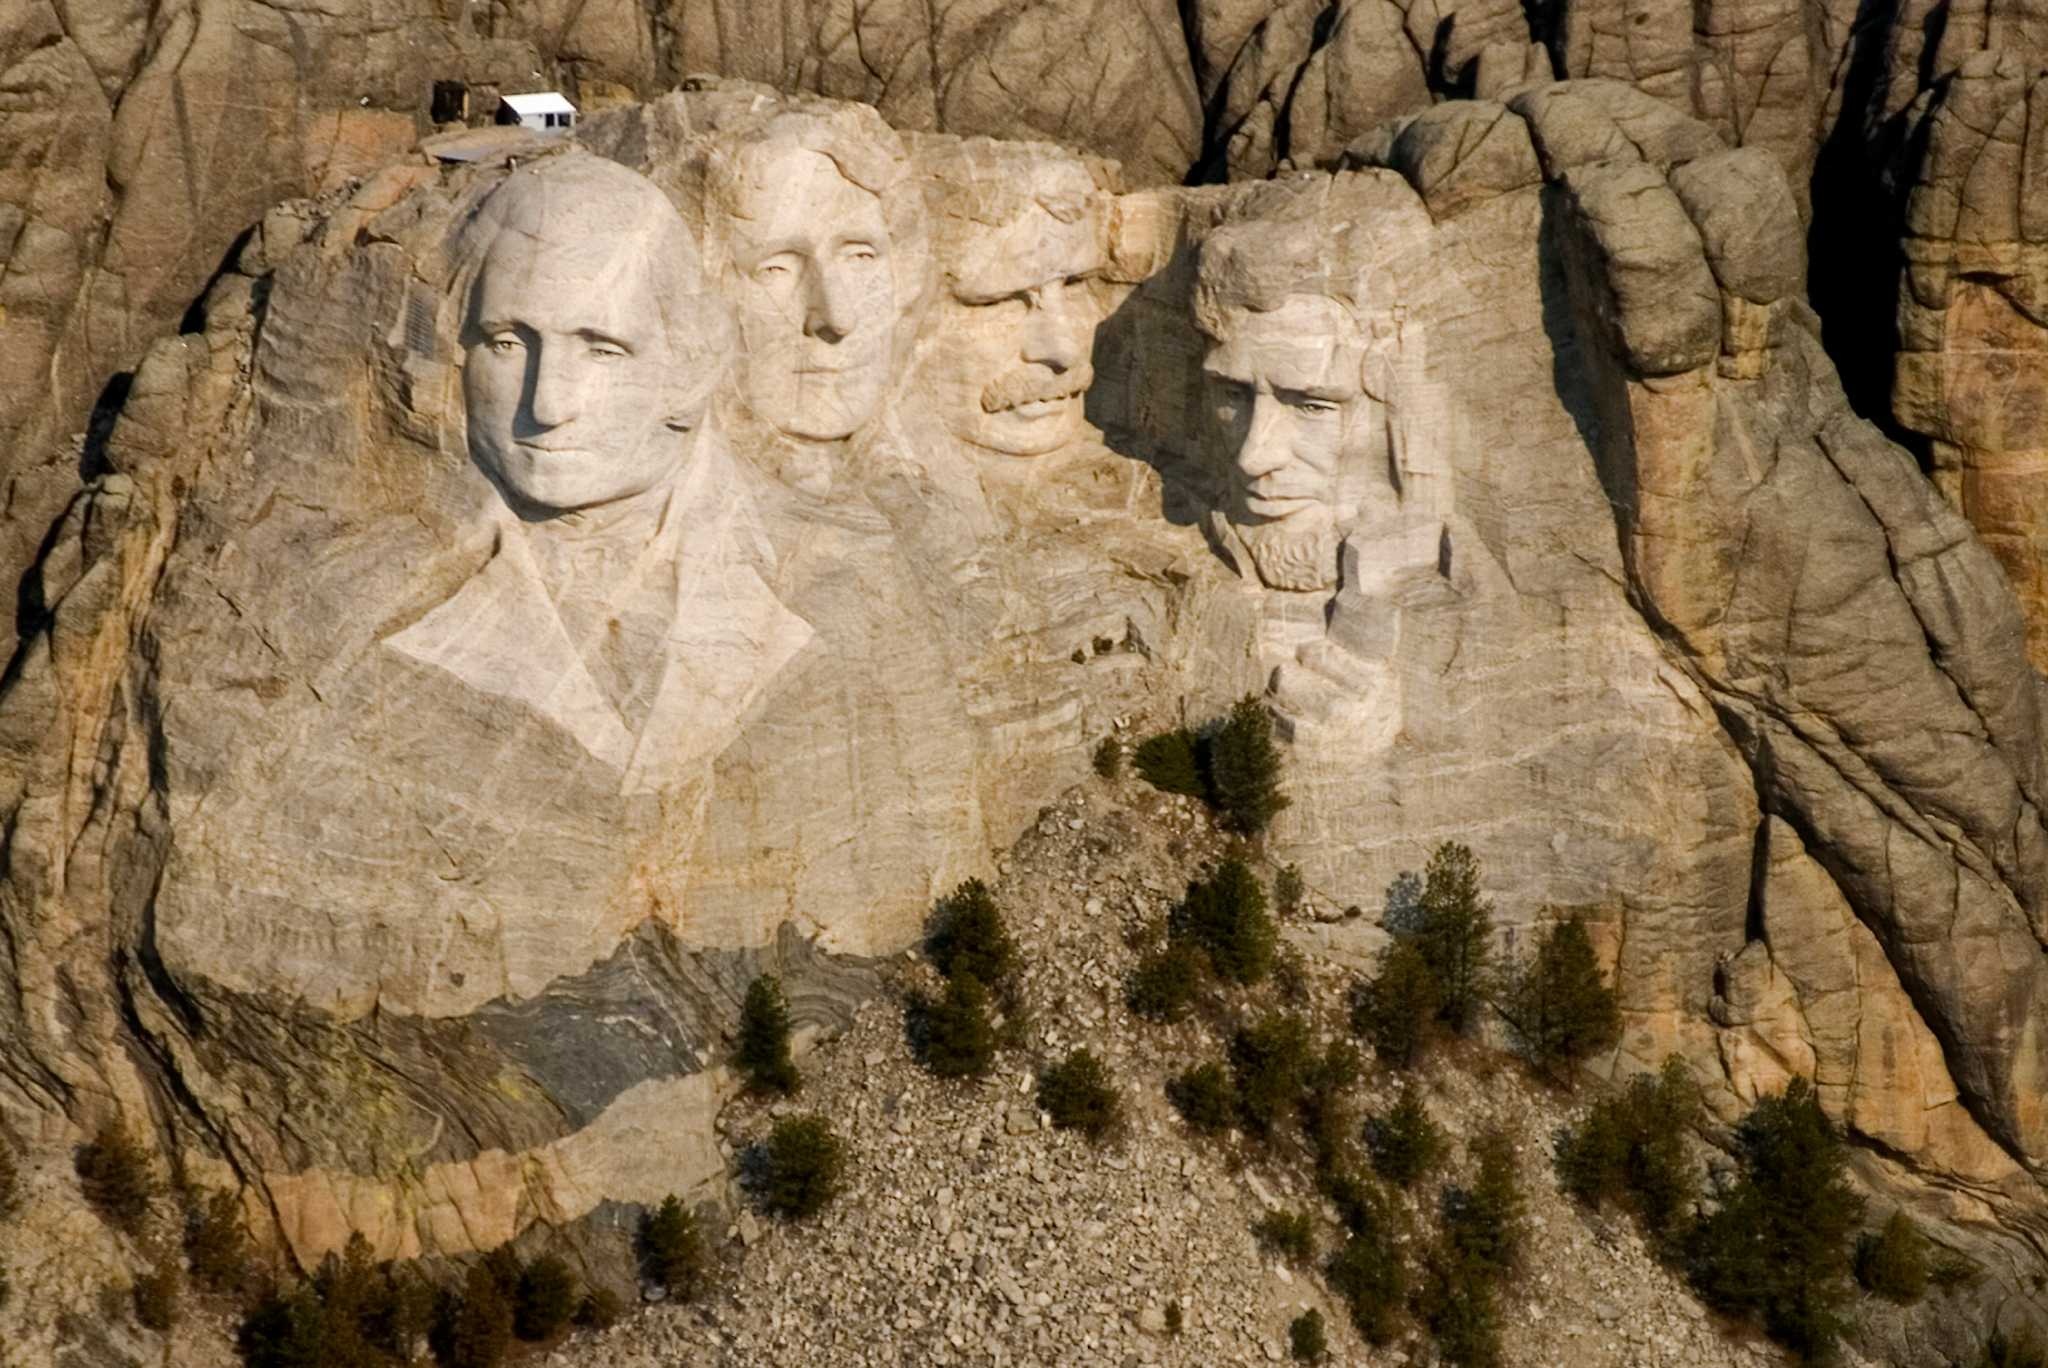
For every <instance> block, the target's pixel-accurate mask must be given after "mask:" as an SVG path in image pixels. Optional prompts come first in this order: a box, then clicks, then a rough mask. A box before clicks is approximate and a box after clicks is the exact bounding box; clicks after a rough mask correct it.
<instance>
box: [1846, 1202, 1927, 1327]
mask: <svg viewBox="0 0 2048 1368" xmlns="http://www.w3.org/2000/svg"><path fill="white" fill-rule="evenodd" d="M1855 1262H1856V1281H1857V1282H1859V1283H1862V1284H1863V1286H1864V1289H1865V1290H1866V1291H1870V1292H1875V1293H1876V1294H1877V1295H1878V1296H1880V1297H1884V1298H1886V1299H1887V1300H1890V1301H1895V1302H1897V1303H1899V1304H1900V1305H1901V1306H1910V1305H1911V1304H1912V1303H1914V1302H1916V1301H1919V1300H1920V1298H1922V1297H1924V1296H1925V1295H1927V1280H1928V1267H1927V1239H1926V1237H1925V1236H1923V1235H1922V1234H1921V1233H1920V1227H1918V1226H1916V1225H1914V1224H1913V1220H1912V1218H1911V1217H1909V1216H1908V1215H1906V1213H1905V1212H1903V1211H1895V1212H1893V1213H1892V1218H1891V1219H1890V1220H1889V1221H1886V1222H1885V1223H1884V1229H1883V1230H1882V1231H1881V1232H1871V1231H1865V1232H1864V1233H1863V1234H1862V1236H1861V1237H1859V1238H1858V1239H1857V1241H1856V1261H1855Z"/></svg>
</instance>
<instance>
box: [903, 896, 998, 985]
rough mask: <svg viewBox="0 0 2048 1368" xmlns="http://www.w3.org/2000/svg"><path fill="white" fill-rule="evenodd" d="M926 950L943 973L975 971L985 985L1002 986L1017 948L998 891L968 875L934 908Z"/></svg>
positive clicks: (953, 975) (955, 974)
mask: <svg viewBox="0 0 2048 1368" xmlns="http://www.w3.org/2000/svg"><path fill="white" fill-rule="evenodd" d="M925 952H926V954H927V955H929V956H930V958H931V962H932V964H933V965H934V966H936V967H937V969H938V971H939V972H940V973H941V974H944V975H945V976H946V977H947V978H957V977H958V976H960V975H961V974H972V975H973V976H974V977H975V978H977V979H979V980H980V981H981V985H982V986H983V987H984V988H991V989H1001V988H1002V987H1003V986H1004V985H1005V984H1006V983H1007V982H1008V981H1009V977H1010V971H1011V969H1012V968H1014V967H1015V965H1016V962H1017V948H1016V945H1015V943H1014V942H1012V941H1011V939H1010V930H1009V928H1008V927H1007V926H1005V925H1004V924H1003V913H1002V909H1001V908H999V907H997V906H996V898H995V894H994V893H992V892H990V891H989V887H988V885H987V884H985V883H983V882H982V881H981V880H980V879H969V880H968V881H967V882H966V883H963V884H961V885H960V886H959V887H958V888H956V889H954V890H953V891H952V892H951V893H949V894H947V895H946V896H945V897H944V898H941V899H940V900H939V904H938V906H937V907H935V908H934V909H933V910H932V921H931V932H930V934H929V935H928V936H927V937H926V942H925Z"/></svg>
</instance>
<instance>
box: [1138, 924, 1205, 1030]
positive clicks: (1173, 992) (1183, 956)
mask: <svg viewBox="0 0 2048 1368" xmlns="http://www.w3.org/2000/svg"><path fill="white" fill-rule="evenodd" d="M1208 969H1209V964H1208V961H1207V960H1206V959H1204V958H1203V956H1202V952H1201V951H1200V950H1198V949H1196V948H1195V947H1194V946H1192V945H1190V944H1188V943H1187V942H1186V941H1174V942H1172V943H1170V944H1168V945H1166V946H1165V947H1163V948H1161V949H1158V950H1154V951H1152V952H1151V953H1150V954H1148V955H1146V956H1145V957H1144V958H1143V959H1141V960H1139V961H1138V967H1137V968H1135V969H1133V970H1132V971H1131V978H1130V982H1129V983H1128V984H1127V985H1126V986H1125V989H1124V1001H1125V1003H1126V1004H1127V1005H1128V1006H1129V1007H1130V1009H1131V1011H1133V1012H1134V1013H1136V1014H1137V1015H1139V1016H1141V1017H1144V1018H1146V1019H1147V1020H1150V1021H1158V1022H1173V1021H1179V1020H1180V1019H1181V1018H1182V1017H1184V1016H1186V1015H1187V1013H1188V1007H1189V1006H1190V1005H1191V1004H1192V1003H1193V1002H1194V1000H1195V994H1196V993H1197V992H1199V991H1200V990H1201V987H1202V978H1203V976H1204V975H1205V974H1207V973H1208Z"/></svg>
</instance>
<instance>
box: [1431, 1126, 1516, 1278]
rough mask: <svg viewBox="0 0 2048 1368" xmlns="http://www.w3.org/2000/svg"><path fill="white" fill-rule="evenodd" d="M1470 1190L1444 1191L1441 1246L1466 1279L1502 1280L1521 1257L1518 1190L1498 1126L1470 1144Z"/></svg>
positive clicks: (1511, 1150)
mask: <svg viewBox="0 0 2048 1368" xmlns="http://www.w3.org/2000/svg"><path fill="white" fill-rule="evenodd" d="M1471 1152H1472V1158H1473V1160H1474V1165H1475V1170H1476V1171H1475V1173H1474V1175H1473V1179H1472V1185H1471V1186H1470V1187H1456V1188H1450V1189H1447V1190H1446V1191H1445V1193H1444V1244H1445V1247H1446V1249H1448V1250H1449V1251H1450V1253H1451V1254H1452V1256H1453V1257H1454V1258H1455V1259H1456V1261H1457V1263H1458V1265H1459V1266H1460V1267H1461V1268H1463V1269H1464V1270H1466V1273H1467V1274H1468V1275H1470V1276H1477V1277H1482V1278H1492V1279H1500V1278H1505V1277H1507V1276H1509V1275H1510V1274H1512V1273H1513V1272H1514V1271H1515V1268H1516V1265H1517V1264H1518V1263H1519V1261H1520V1259H1521V1254H1522V1239H1523V1230H1522V1187H1521V1180H1520V1178H1519V1177H1518V1175H1517V1173H1516V1170H1515V1147H1514V1141H1513V1140H1512V1139H1511V1138H1510V1137H1509V1135H1508V1133H1507V1132H1506V1131H1503V1130H1500V1129H1498V1128H1494V1129H1489V1130H1485V1131H1482V1132H1480V1133H1479V1134H1478V1135H1477V1136H1475V1137H1474V1138H1473V1140H1472V1144H1471Z"/></svg>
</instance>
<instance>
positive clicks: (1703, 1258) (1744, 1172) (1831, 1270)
mask: <svg viewBox="0 0 2048 1368" xmlns="http://www.w3.org/2000/svg"><path fill="white" fill-rule="evenodd" d="M1735 1147H1736V1154H1737V1158H1738V1161H1739V1163H1740V1176H1739V1177H1738V1179H1737V1180H1736V1183H1735V1185H1734V1186H1733V1187H1732V1188H1731V1189H1729V1191H1728V1192H1727V1193H1726V1194H1725V1195H1724V1196H1723V1198H1722V1200H1721V1202H1720V1205H1719V1206H1718V1207H1716V1208H1715V1210H1714V1211H1713V1212H1712V1213H1711V1214H1710V1215H1708V1216H1707V1217H1706V1218H1705V1219H1704V1220H1702V1221H1701V1222H1700V1223H1699V1224H1698V1226H1697V1227H1696V1228H1695V1229H1694V1231H1693V1233H1692V1236H1691V1238H1690V1240H1689V1242H1688V1245H1689V1248H1688V1256H1689V1257H1688V1265H1689V1267H1688V1271H1689V1272H1690V1274H1691V1276H1692V1282H1693V1286H1694V1287H1695V1288H1696V1289H1697V1290H1698V1292H1699V1293H1700V1296H1701V1298H1702V1299H1703V1300H1705V1301H1706V1302H1708V1303H1709V1304H1710V1305H1713V1306H1716V1307H1718V1308H1720V1309H1721V1310H1723V1311H1727V1312H1730V1313H1733V1314H1736V1315H1750V1316H1754V1317H1756V1318H1757V1319H1758V1320H1760V1321H1762V1322H1763V1326H1764V1329H1765V1330H1766V1331H1768V1332H1769V1333H1770V1335H1771V1336H1772V1338H1774V1339H1776V1340H1778V1341H1779V1342H1780V1343H1782V1344H1784V1345H1786V1346H1787V1347H1788V1348H1790V1349H1792V1350H1793V1351H1794V1352H1795V1353H1798V1354H1799V1355H1801V1356H1802V1357H1805V1358H1809V1359H1811V1358H1820V1357H1824V1356H1825V1355H1826V1354H1827V1353H1828V1352H1830V1350H1831V1349H1832V1348H1833V1346H1834V1342H1835V1340H1836V1339H1837V1338H1838V1337H1839V1336H1840V1334H1841V1333H1842V1330H1843V1329H1844V1327H1845V1321H1844V1318H1843V1315H1842V1311H1841V1307H1842V1303H1843V1302H1844V1301H1845V1300H1846V1299H1847V1297H1848V1291H1849V1289H1848V1276H1847V1275H1848V1273H1849V1249H1848V1244H1849V1235H1850V1232H1851V1231H1853V1230H1854V1229H1855V1228H1856V1221H1857V1218H1858V1217H1859V1216H1860V1214H1861V1212H1862V1199H1861V1198H1860V1197H1858V1196H1857V1195H1856V1194H1855V1193H1854V1191H1852V1190H1851V1189H1850V1187H1849V1185H1848V1180H1847V1178H1846V1176H1845V1172H1846V1167H1847V1162H1848V1158H1847V1147H1846V1146H1845V1145H1844V1144H1843V1143H1842V1139H1841V1137H1840V1136H1839V1135H1837V1134H1836V1133H1835V1129H1834V1127H1833V1126H1832V1125H1831V1124H1830V1123H1829V1121H1828V1119H1827V1117H1826V1116H1825V1115H1823V1114H1822V1112H1821V1109H1820V1104H1819V1102H1818V1101H1816V1100H1815V1098H1814V1095H1813V1091H1812V1089H1811V1087H1810V1086H1809V1085H1808V1084H1807V1082H1806V1080H1805V1079H1803V1078H1795V1079H1793V1080H1792V1082H1791V1083H1790V1084H1788V1085H1787V1086H1786V1088H1785V1091H1784V1093H1783V1094H1781V1095H1779V1096H1776V1097H1765V1098H1762V1099H1761V1100H1759V1101H1758V1102H1757V1104H1756V1106H1754V1107H1753V1108H1751V1109H1750V1112H1749V1114H1748V1115H1747V1116H1745V1117H1744V1118H1743V1119H1742V1121H1741V1123H1740V1124H1739V1125H1738V1126H1737V1127H1736V1130H1735Z"/></svg>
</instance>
